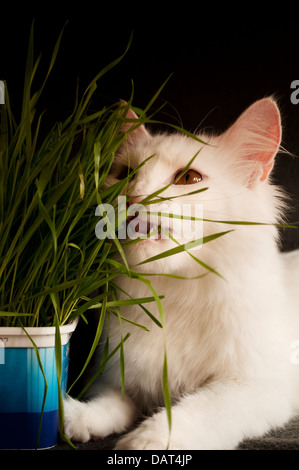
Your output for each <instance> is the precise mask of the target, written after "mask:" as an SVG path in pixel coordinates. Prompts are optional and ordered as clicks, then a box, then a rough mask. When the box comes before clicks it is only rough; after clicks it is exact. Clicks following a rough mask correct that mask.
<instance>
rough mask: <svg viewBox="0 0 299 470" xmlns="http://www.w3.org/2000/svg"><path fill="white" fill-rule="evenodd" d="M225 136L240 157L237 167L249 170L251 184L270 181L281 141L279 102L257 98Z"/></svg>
mask: <svg viewBox="0 0 299 470" xmlns="http://www.w3.org/2000/svg"><path fill="white" fill-rule="evenodd" d="M223 137H224V142H225V143H227V144H228V145H229V147H230V149H231V150H232V151H233V152H234V154H235V156H236V158H237V159H238V162H236V163H237V166H240V168H243V170H244V171H245V172H247V175H246V180H247V181H246V182H247V185H248V186H253V185H255V184H256V183H257V182H258V181H265V180H267V178H268V176H269V174H270V172H271V170H272V168H273V165H274V159H275V155H276V154H277V152H278V150H279V145H280V142H281V120H280V113H279V109H278V107H277V105H276V102H275V101H274V100H273V99H272V98H264V99H261V100H259V101H256V102H255V103H254V104H252V105H251V106H250V107H249V108H248V109H247V110H245V111H244V112H243V114H241V116H240V117H239V118H238V119H237V121H236V122H235V123H234V124H233V125H232V126H231V127H230V128H229V129H228V130H227V131H226V132H225V134H224V136H223ZM238 163H239V165H238ZM244 176H245V175H244Z"/></svg>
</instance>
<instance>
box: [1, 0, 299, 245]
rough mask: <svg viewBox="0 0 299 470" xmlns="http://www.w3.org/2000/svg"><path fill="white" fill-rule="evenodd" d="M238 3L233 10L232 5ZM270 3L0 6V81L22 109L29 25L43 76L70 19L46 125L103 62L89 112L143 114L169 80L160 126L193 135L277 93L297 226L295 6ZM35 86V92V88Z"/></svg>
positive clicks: (298, 43) (298, 57) (49, 91)
mask: <svg viewBox="0 0 299 470" xmlns="http://www.w3.org/2000/svg"><path fill="white" fill-rule="evenodd" d="M236 5H239V6H236ZM294 5H295V4H293V5H292V6H290V7H289V8H287V6H284V5H283V4H282V3H280V4H278V3H277V2H276V3H272V6H271V9H270V10H269V7H267V10H266V11H265V8H264V6H263V4H260V7H259V8H258V7H257V6H255V5H252V4H250V5H249V4H248V3H246V4H243V3H241V2H240V3H239V4H236V3H235V4H234V5H233V6H232V7H231V8H229V7H228V6H227V5H225V6H219V5H218V2H207V3H200V2H192V3H189V2H185V3H184V2H181V3H177V2H173V3H171V4H167V3H166V2H162V0H161V1H160V2H159V3H154V2H138V3H134V2H128V1H125V2H122V3H119V2H112V1H110V2H109V1H108V2H106V3H105V4H104V3H103V2H100V1H98V2H93V3H89V2H87V1H85V2H81V3H79V2H75V3H73V4H70V5H68V4H66V3H64V2H61V3H60V4H55V3H53V2H51V4H50V3H49V4H47V3H45V2H43V3H42V5H40V6H39V7H38V8H37V7H36V8H35V7H33V6H32V5H31V4H30V3H26V5H25V6H26V9H24V6H21V7H20V5H19V4H10V5H2V4H1V12H0V15H1V16H0V79H1V80H6V81H7V84H8V90H9V94H10V100H11V102H12V104H13V108H14V110H15V113H16V114H18V113H19V111H20V103H21V96H22V87H23V79H24V70H25V62H26V51H27V46H28V38H29V31H30V26H31V23H32V20H33V18H35V51H36V57H37V56H38V55H39V54H40V53H41V52H42V53H43V56H42V61H41V66H40V71H39V73H38V74H37V80H36V87H38V85H39V84H40V82H39V79H41V78H42V77H43V74H44V73H45V72H46V70H47V66H48V64H49V60H50V57H51V54H52V50H53V47H54V44H55V41H56V39H57V37H58V35H59V33H60V31H61V29H62V27H63V26H64V24H65V22H66V21H69V22H68V24H67V26H66V29H65V32H64V34H63V39H62V43H61V47H60V51H59V55H58V58H57V61H56V65H55V68H54V70H53V72H52V74H51V76H50V79H49V81H48V84H47V87H46V89H45V91H44V93H43V95H42V99H41V103H40V106H41V108H42V109H47V113H46V115H45V118H44V125H45V126H47V125H48V126H52V124H53V123H54V122H55V121H56V120H59V119H64V118H65V117H67V115H68V113H69V112H70V111H71V110H72V108H73V103H74V98H75V91H76V86H77V78H78V77H79V80H80V82H79V83H80V91H81V92H83V90H84V89H85V88H86V86H87V85H88V83H89V82H90V81H91V80H92V79H93V78H94V76H95V75H96V74H97V73H98V72H99V71H100V70H101V69H102V68H103V67H104V66H105V65H107V64H108V63H110V62H111V61H112V60H114V59H116V58H117V57H118V56H120V55H121V54H122V53H123V52H124V50H125V48H126V45H127V43H128V41H129V38H130V35H131V33H132V32H133V42H132V45H131V47H130V50H129V52H128V53H127V55H126V57H125V58H124V59H123V60H122V62H121V63H120V64H119V65H118V66H117V67H116V68H114V69H113V70H112V71H110V72H109V73H108V74H107V75H106V76H105V77H103V79H102V80H101V81H100V82H99V86H98V89H97V91H96V93H95V95H94V99H93V103H92V106H93V108H94V109H95V110H96V109H100V108H101V107H102V106H103V105H106V104H109V103H113V102H114V101H116V100H118V99H120V98H122V99H128V98H129V97H130V96H131V93H132V80H133V82H134V100H133V104H134V105H135V106H138V107H141V108H142V107H144V106H145V105H146V104H147V103H148V102H149V100H150V99H151V98H152V96H153V95H154V94H155V92H156V91H157V90H158V88H159V87H160V86H161V85H162V83H163V82H164V81H165V80H166V79H167V78H168V77H169V75H170V74H171V73H172V74H173V75H172V77H171V78H170V80H169V82H168V83H167V85H166V87H165V88H164V89H163V91H162V93H161V95H160V98H159V99H158V101H157V106H159V105H161V104H162V103H164V102H166V103H167V104H166V106H165V108H164V110H163V112H162V113H161V115H160V116H157V117H158V118H160V119H161V120H164V121H168V122H173V123H176V124H179V125H182V126H184V127H185V128H186V129H188V130H191V131H194V130H195V129H196V128H197V127H198V126H199V125H200V127H201V128H211V129H215V130H216V131H217V132H218V131H222V130H224V129H225V128H227V127H228V126H229V125H230V124H231V123H232V122H233V121H234V120H235V119H236V118H237V117H238V115H239V114H240V113H241V112H242V111H243V110H244V109H245V108H246V107H247V106H249V105H250V104H251V103H252V102H254V101H255V100H257V99H260V98H263V97H265V96H269V95H273V94H274V95H275V96H276V98H277V99H278V103H279V106H280V109H281V113H282V122H283V129H284V131H283V146H284V147H285V148H286V149H287V150H288V151H290V152H292V154H293V156H290V155H285V154H283V155H281V158H280V159H278V160H277V164H276V166H275V170H274V171H275V173H274V174H275V181H276V182H277V183H279V184H281V185H282V186H284V187H285V188H286V189H287V191H288V192H289V194H290V195H291V197H292V202H291V209H292V211H291V212H290V215H289V221H290V222H295V221H299V159H298V157H297V155H298V156H299V104H298V105H294V104H292V103H291V100H290V97H291V93H292V90H291V88H290V86H291V82H292V81H293V80H297V79H298V80H299V32H298V31H299V7H296V6H294ZM33 88H34V87H33ZM296 247H299V230H284V232H283V238H282V249H284V250H289V249H294V248H296Z"/></svg>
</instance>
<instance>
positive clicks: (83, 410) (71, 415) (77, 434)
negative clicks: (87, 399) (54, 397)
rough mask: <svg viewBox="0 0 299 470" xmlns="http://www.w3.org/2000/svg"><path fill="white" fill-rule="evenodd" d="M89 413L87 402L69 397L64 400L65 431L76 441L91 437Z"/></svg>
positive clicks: (85, 440)
mask: <svg viewBox="0 0 299 470" xmlns="http://www.w3.org/2000/svg"><path fill="white" fill-rule="evenodd" d="M89 425H90V423H89V413H88V412H87V406H86V403H84V402H80V401H78V400H74V399H73V398H71V397H67V398H66V399H65V400H64V433H65V434H66V436H67V437H68V438H69V439H71V440H74V441H76V442H88V441H89V440H90V439H91V433H90V426H89Z"/></svg>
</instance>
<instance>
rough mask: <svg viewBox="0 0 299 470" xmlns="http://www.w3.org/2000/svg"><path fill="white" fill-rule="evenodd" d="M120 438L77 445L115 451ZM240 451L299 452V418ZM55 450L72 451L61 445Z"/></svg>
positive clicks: (82, 448) (242, 444)
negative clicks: (114, 448)
mask: <svg viewBox="0 0 299 470" xmlns="http://www.w3.org/2000/svg"><path fill="white" fill-rule="evenodd" d="M117 438H118V436H116V435H113V436H110V437H108V438H106V439H101V440H98V441H90V442H87V443H86V444H76V447H77V449H78V450H113V447H114V445H115V443H116V441H117ZM239 449H240V450H299V417H297V418H294V419H292V420H291V421H290V422H289V423H288V424H287V425H286V426H284V427H282V428H277V429H274V430H272V431H271V432H269V433H268V434H267V435H265V436H264V437H262V438H256V439H247V440H245V441H243V442H242V443H241V444H240V445H239ZM53 450H71V449H70V447H69V446H68V445H67V444H65V443H60V444H59V445H57V446H56V447H55V448H54V449H53Z"/></svg>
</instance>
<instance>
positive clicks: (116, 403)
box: [64, 390, 135, 442]
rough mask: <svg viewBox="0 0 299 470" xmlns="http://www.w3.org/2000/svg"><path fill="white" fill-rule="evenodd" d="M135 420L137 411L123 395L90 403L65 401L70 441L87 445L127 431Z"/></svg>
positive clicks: (65, 415)
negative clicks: (92, 441) (93, 440)
mask: <svg viewBox="0 0 299 470" xmlns="http://www.w3.org/2000/svg"><path fill="white" fill-rule="evenodd" d="M134 418H135V407H134V405H133V403H132V402H131V400H130V399H129V398H128V397H122V394H121V392H117V391H114V390H111V391H109V392H108V393H107V394H106V395H104V396H102V397H98V398H96V399H94V400H91V401H90V402H80V401H78V400H74V399H73V398H71V397H67V398H66V399H65V400H64V432H65V434H66V435H67V436H68V437H69V439H71V440H74V441H76V442H87V441H90V440H91V439H101V438H104V437H106V436H108V435H109V434H112V433H121V432H123V431H125V430H126V429H127V428H128V427H129V426H130V425H131V424H132V421H133V419H134Z"/></svg>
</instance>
